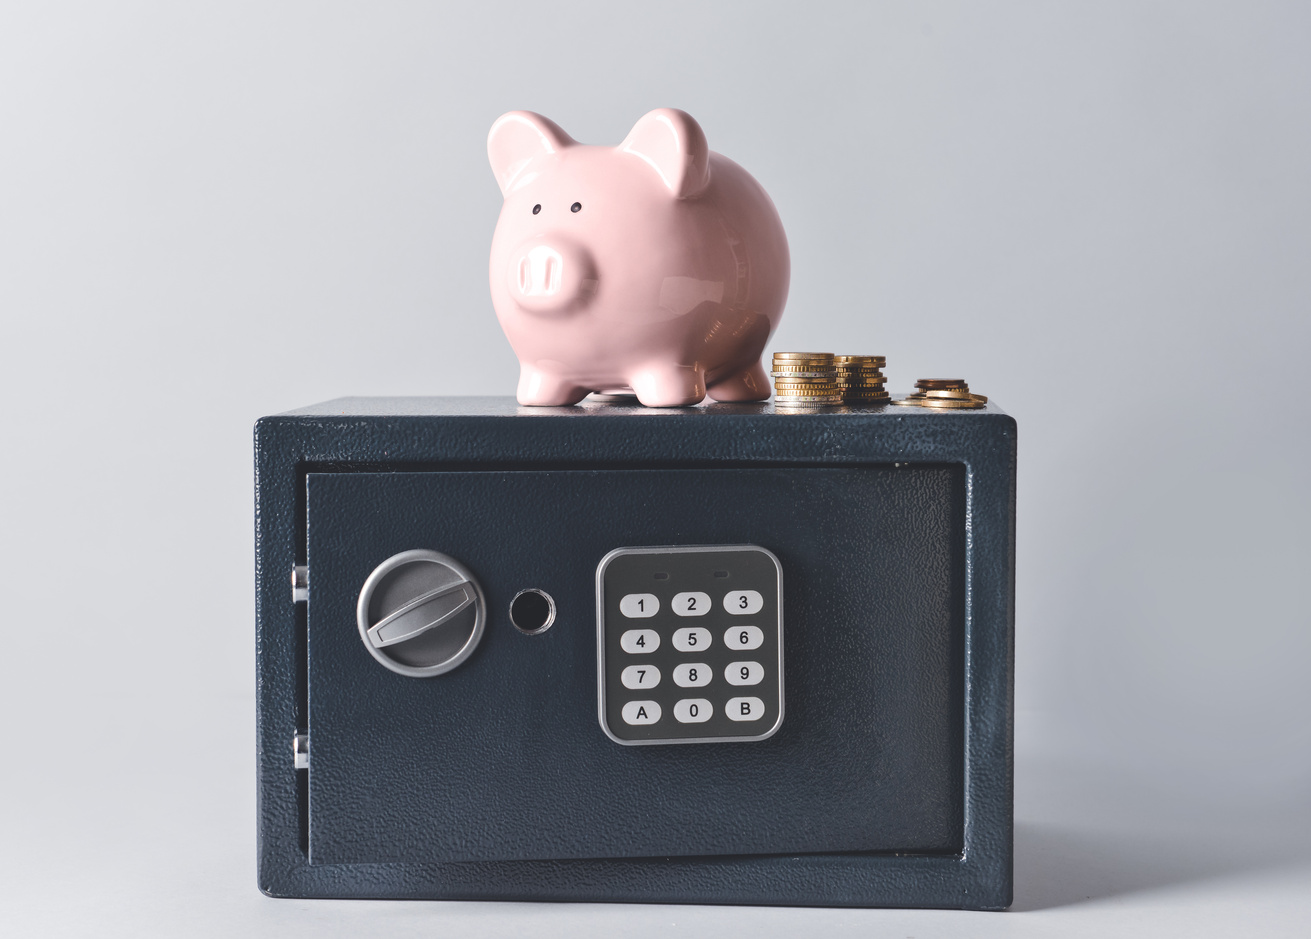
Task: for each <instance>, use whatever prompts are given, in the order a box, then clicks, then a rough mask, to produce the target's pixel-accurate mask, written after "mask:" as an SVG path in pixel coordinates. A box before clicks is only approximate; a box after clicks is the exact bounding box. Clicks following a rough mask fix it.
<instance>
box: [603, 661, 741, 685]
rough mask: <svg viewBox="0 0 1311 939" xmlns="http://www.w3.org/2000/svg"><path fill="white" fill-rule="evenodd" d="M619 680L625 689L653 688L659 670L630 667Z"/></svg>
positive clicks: (656, 682) (649, 666)
mask: <svg viewBox="0 0 1311 939" xmlns="http://www.w3.org/2000/svg"><path fill="white" fill-rule="evenodd" d="M619 680H620V681H622V682H623V683H624V687H625V688H654V687H655V686H656V685H658V684H660V669H658V668H656V667H655V666H654V665H630V666H628V668H626V669H624V670H623V671H622V672H620V673H619ZM756 680H757V681H759V680H760V679H756Z"/></svg>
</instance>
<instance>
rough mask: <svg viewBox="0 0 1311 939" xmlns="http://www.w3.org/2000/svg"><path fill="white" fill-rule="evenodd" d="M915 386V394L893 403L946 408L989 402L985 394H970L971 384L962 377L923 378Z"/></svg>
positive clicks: (974, 406)
mask: <svg viewBox="0 0 1311 939" xmlns="http://www.w3.org/2000/svg"><path fill="white" fill-rule="evenodd" d="M915 388H916V391H915V393H914V394H912V395H910V396H909V397H907V398H901V399H900V400H897V401H893V402H892V403H893V404H901V405H905V406H906V407H919V408H946V409H958V408H981V407H983V406H984V405H986V404H987V403H988V399H987V398H985V397H984V396H983V395H974V394H970V386H969V385H967V384H965V381H964V380H963V379H960V378H921V379H920V380H919V381H917V382H915Z"/></svg>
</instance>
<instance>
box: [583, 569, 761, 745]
mask: <svg viewBox="0 0 1311 939" xmlns="http://www.w3.org/2000/svg"><path fill="white" fill-rule="evenodd" d="M596 577H597V654H598V656H599V663H598V670H597V674H598V688H597V696H598V701H599V710H600V719H601V724H602V727H603V728H604V729H605V731H606V733H607V734H608V735H609V736H610V737H611V739H613V740H615V741H616V742H618V743H623V744H643V743H701V742H709V741H724V742H730V741H749V740H763V739H765V738H766V737H769V736H771V735H772V734H773V733H774V732H775V731H776V730H777V729H778V728H779V726H780V725H781V724H782V717H783V667H782V666H783V657H782V650H783V615H782V599H783V573H782V569H781V567H780V565H779V563H778V560H777V558H775V556H774V555H773V554H772V553H771V552H769V551H768V550H766V549H764V548H761V547H757V546H755V545H729V546H720V545H716V546H707V547H672V548H620V549H617V550H615V551H612V552H611V553H610V554H608V555H606V557H605V558H604V559H603V560H602V561H601V563H600V565H599V566H598V567H597V572H596ZM690 617H694V618H691V619H689V618H690ZM639 640H640V642H639ZM662 678H663V680H661V679H662ZM744 686H745V687H744Z"/></svg>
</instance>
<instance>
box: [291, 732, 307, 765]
mask: <svg viewBox="0 0 1311 939" xmlns="http://www.w3.org/2000/svg"><path fill="white" fill-rule="evenodd" d="M291 755H292V759H293V760H294V761H295V763H296V769H309V768H310V735H309V734H295V735H293V736H292V738H291Z"/></svg>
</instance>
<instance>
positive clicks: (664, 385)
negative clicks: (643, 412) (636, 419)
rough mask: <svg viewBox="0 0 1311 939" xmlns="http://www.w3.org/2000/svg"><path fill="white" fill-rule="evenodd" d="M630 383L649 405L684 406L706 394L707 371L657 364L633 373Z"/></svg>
mask: <svg viewBox="0 0 1311 939" xmlns="http://www.w3.org/2000/svg"><path fill="white" fill-rule="evenodd" d="M628 383H629V384H630V385H632V386H633V392H634V393H635V394H636V395H637V400H638V401H641V402H642V403H643V404H645V405H646V406H647V407H649V408H677V407H684V406H686V405H689V404H697V403H698V402H700V400H701V399H702V398H704V397H705V396H706V373H705V372H703V371H702V370H701V369H698V368H694V367H691V366H682V365H665V366H656V367H653V368H649V369H647V370H646V371H643V372H639V373H638V374H636V375H633V376H631V377H630V378H629V381H628Z"/></svg>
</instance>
